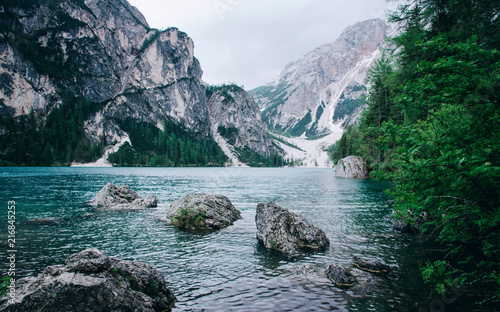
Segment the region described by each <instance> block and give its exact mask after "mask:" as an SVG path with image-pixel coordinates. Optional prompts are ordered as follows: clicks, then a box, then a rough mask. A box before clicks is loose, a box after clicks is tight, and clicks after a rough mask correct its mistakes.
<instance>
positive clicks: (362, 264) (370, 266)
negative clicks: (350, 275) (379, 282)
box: [352, 256, 391, 274]
mask: <svg viewBox="0 0 500 312" xmlns="http://www.w3.org/2000/svg"><path fill="white" fill-rule="evenodd" d="M352 261H353V263H354V266H355V267H357V268H358V269H360V270H363V271H366V272H370V273H375V274H387V273H389V272H390V271H391V268H390V267H389V266H388V265H387V264H385V263H383V262H381V261H379V260H374V261H367V260H365V259H361V258H360V257H358V256H354V257H353V258H352Z"/></svg>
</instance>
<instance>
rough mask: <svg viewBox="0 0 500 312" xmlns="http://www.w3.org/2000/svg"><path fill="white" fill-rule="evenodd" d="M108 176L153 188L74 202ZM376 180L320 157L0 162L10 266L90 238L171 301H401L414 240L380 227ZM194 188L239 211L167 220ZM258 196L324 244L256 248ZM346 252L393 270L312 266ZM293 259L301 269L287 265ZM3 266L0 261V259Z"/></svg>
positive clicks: (60, 253)
mask: <svg viewBox="0 0 500 312" xmlns="http://www.w3.org/2000/svg"><path fill="white" fill-rule="evenodd" d="M108 182H112V183H115V184H117V185H124V184H127V185H129V186H130V187H131V188H132V189H134V190H135V191H137V193H138V194H139V195H140V196H145V195H156V196H157V197H158V198H159V200H160V203H159V207H158V208H155V209H150V210H146V211H141V212H113V213H107V212H98V211H95V210H94V209H93V208H92V207H89V206H88V205H87V204H86V203H87V202H88V201H90V200H91V199H92V198H93V197H94V196H95V194H97V192H98V191H99V190H100V189H101V188H102V187H103V186H104V185H105V184H106V183H108ZM387 187H388V186H387V185H382V184H378V183H375V182H373V181H369V180H348V179H336V178H335V177H334V176H333V172H332V170H329V169H292V168H282V169H267V168H266V169H250V168H164V169H163V168H160V169H159V168H130V169H129V168H0V190H1V194H2V200H3V201H4V202H6V201H8V200H15V201H16V203H17V204H16V207H17V213H18V215H17V243H18V245H19V250H20V251H19V254H18V264H17V269H18V274H20V275H22V276H27V275H33V274H38V273H40V272H41V271H42V269H43V268H44V267H46V266H48V265H54V264H62V263H64V260H65V259H66V257H67V256H69V255H70V254H73V253H76V252H79V251H81V250H83V249H85V248H89V247H97V248H99V249H100V250H102V251H103V252H105V253H107V254H108V255H112V256H115V257H118V258H122V259H129V260H137V261H142V262H147V263H149V264H151V265H153V266H154V267H156V268H157V269H158V270H159V271H161V272H162V273H163V274H164V275H165V277H166V278H167V280H168V281H169V283H170V288H171V290H172V291H173V292H174V293H175V294H176V296H177V297H178V299H179V302H178V303H177V305H176V308H175V309H174V310H176V311H191V310H192V311H201V310H204V311H321V310H323V311H379V312H380V311H394V310H397V311H411V310H412V307H413V303H414V302H415V301H416V300H419V299H422V298H423V297H425V295H426V293H424V292H422V288H423V287H424V286H423V283H422V281H421V279H420V275H419V272H418V268H417V264H416V263H417V261H419V260H421V257H422V256H421V255H420V249H421V246H420V245H419V244H420V243H419V242H417V241H415V239H414V238H407V237H404V236H401V235H399V234H397V233H394V232H393V231H392V230H391V220H390V219H389V218H388V215H389V214H390V213H391V208H390V206H389V203H388V201H387V198H386V197H385V196H384V195H383V193H382V190H384V188H387ZM200 192H204V193H212V194H223V195H225V196H227V197H229V198H230V199H231V201H232V202H233V204H234V205H235V207H236V208H238V209H239V210H240V211H241V212H242V216H243V219H241V220H239V221H237V222H236V223H235V224H234V225H233V226H230V227H228V228H226V229H223V230H220V231H217V232H209V233H192V232H187V231H182V230H178V229H175V228H173V227H172V226H170V225H169V222H168V221H167V220H166V219H165V211H166V209H167V208H168V206H169V205H170V203H172V202H173V201H174V200H176V199H178V198H180V197H182V196H184V195H186V194H189V193H200ZM267 201H274V202H276V203H278V204H279V205H281V206H283V207H286V208H288V209H290V210H291V211H294V212H297V213H301V214H303V215H304V216H305V217H306V218H307V219H308V220H310V221H311V222H312V223H313V224H315V225H316V226H318V227H319V228H321V229H323V230H324V231H325V232H326V234H327V236H328V237H329V239H330V241H331V246H330V248H329V250H328V251H326V252H323V253H316V254H304V255H302V256H300V257H297V258H292V259H289V258H285V257H283V256H282V255H281V254H279V253H277V252H273V251H268V250H266V249H265V248H263V247H262V246H261V245H260V244H259V243H258V242H257V240H256V238H255V233H256V228H255V221H254V220H255V209H256V206H257V204H258V203H260V202H267ZM35 217H57V218H62V219H63V220H62V225H60V226H49V225H33V224H27V222H26V220H27V219H29V218H35ZM2 218H3V220H6V212H5V211H2ZM1 233H2V242H4V241H5V239H4V237H5V236H6V235H5V231H3V230H2V232H1ZM1 247H2V248H1V250H2V254H1V255H0V256H1V257H2V259H5V248H4V246H3V245H2V246H1ZM353 255H363V256H364V257H367V258H379V259H382V260H384V261H385V262H387V263H389V264H390V265H392V266H393V267H394V269H395V270H394V271H395V272H394V273H393V274H391V275H390V276H389V277H388V278H378V277H377V278H373V279H372V280H371V281H370V282H369V285H364V286H366V287H364V286H363V287H358V288H354V289H351V290H342V289H339V288H337V287H335V286H333V285H332V283H331V282H330V281H329V280H328V279H326V278H325V277H324V276H323V275H322V271H323V270H324V269H326V267H327V266H328V265H329V264H331V263H339V264H345V265H349V266H350V265H351V259H352V256H353ZM303 265H308V266H310V268H311V270H312V271H313V272H309V273H308V274H305V275H304V274H302V273H297V271H300V269H297V268H299V267H301V266H303ZM5 272H6V262H4V263H3V266H2V267H1V270H0V273H1V274H2V276H3V275H5ZM314 272H315V273H314Z"/></svg>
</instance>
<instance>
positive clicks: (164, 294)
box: [0, 183, 390, 312]
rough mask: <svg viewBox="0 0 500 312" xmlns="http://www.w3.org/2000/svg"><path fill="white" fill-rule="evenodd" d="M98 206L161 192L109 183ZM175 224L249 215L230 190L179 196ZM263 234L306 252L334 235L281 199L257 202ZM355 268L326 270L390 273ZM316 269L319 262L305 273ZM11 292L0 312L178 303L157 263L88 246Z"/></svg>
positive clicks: (336, 277)
mask: <svg viewBox="0 0 500 312" xmlns="http://www.w3.org/2000/svg"><path fill="white" fill-rule="evenodd" d="M91 205H92V206H94V207H100V208H106V209H111V210H130V209H141V208H145V207H156V205H157V199H156V197H154V196H147V197H144V198H140V197H139V196H138V195H137V193H136V192H134V191H133V190H131V189H130V188H129V187H128V186H122V187H117V186H115V185H113V184H111V183H108V184H107V185H106V186H105V187H104V188H103V189H102V190H101V191H100V192H99V193H98V194H97V196H96V197H95V198H94V200H93V201H92V202H91ZM167 217H168V218H170V220H171V223H172V225H174V226H176V227H179V228H184V229H189V230H218V229H222V228H224V227H227V226H229V225H232V224H233V223H234V222H235V221H236V220H238V219H241V212H240V211H238V210H237V209H236V208H235V207H234V206H233V204H232V203H231V201H230V200H229V199H228V198H227V197H225V196H222V195H209V194H190V195H187V196H185V197H183V198H181V199H178V200H176V201H175V202H174V203H172V204H171V205H170V208H169V210H168V212H167ZM255 222H256V226H257V235H256V236H257V239H258V240H259V241H260V242H261V243H262V244H263V245H264V246H265V247H266V248H267V249H272V250H277V251H280V252H282V253H283V254H284V255H286V256H295V255H298V254H300V252H301V251H304V250H311V249H312V250H323V249H325V248H327V247H328V246H329V244H330V241H329V240H328V238H327V236H326V234H325V232H324V231H322V230H321V229H318V228H317V227H315V226H314V225H312V224H311V223H309V222H308V221H307V220H306V219H305V218H304V217H303V216H302V215H300V214H297V213H293V212H290V211H289V210H288V209H286V208H283V207H281V206H279V205H277V204H276V203H274V202H269V203H260V204H258V205H257V213H256V216H255ZM353 265H354V266H355V267H356V268H354V269H350V268H347V267H345V266H342V265H336V264H332V265H330V266H329V267H328V268H327V269H326V270H325V271H324V274H325V275H326V277H327V278H329V279H330V280H331V281H332V282H333V283H334V284H335V285H337V286H339V287H351V286H353V285H355V284H356V283H358V277H359V276H360V273H359V272H361V270H362V271H366V272H369V273H372V274H387V273H389V271H390V268H389V266H388V265H386V264H384V263H382V262H380V261H366V260H364V259H361V258H359V257H354V258H353ZM301 272H303V274H310V273H311V272H314V270H313V268H312V267H311V266H304V267H302V268H301V269H300V270H299V271H297V273H301ZM8 299H9V298H8V297H4V298H3V299H2V300H1V301H0V311H13V312H16V311H38V310H42V309H43V311H63V310H64V311H144V312H146V311H171V308H172V306H173V304H174V303H175V301H176V298H175V296H174V295H173V294H172V293H171V292H170V290H169V289H168V288H167V282H166V281H165V279H164V277H163V276H162V275H160V274H159V273H158V271H156V270H155V269H154V268H153V267H151V266H149V265H147V264H144V263H140V262H131V261H122V260H119V259H115V258H111V257H108V256H107V255H105V254H103V253H102V252H100V251H99V250H97V249H87V250H85V251H82V252H80V253H78V254H75V255H72V256H70V257H68V259H67V260H66V264H65V265H64V266H63V265H56V266H49V267H47V268H46V269H45V271H44V272H43V273H42V274H40V275H39V276H38V277H28V278H24V279H21V280H19V281H18V284H17V287H16V296H15V300H14V301H11V300H8Z"/></svg>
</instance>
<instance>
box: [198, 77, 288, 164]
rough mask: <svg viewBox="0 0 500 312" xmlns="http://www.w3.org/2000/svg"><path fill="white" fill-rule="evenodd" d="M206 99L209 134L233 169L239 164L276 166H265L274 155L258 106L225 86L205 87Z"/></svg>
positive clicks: (242, 91)
mask: <svg viewBox="0 0 500 312" xmlns="http://www.w3.org/2000/svg"><path fill="white" fill-rule="evenodd" d="M207 97H208V111H209V115H210V124H211V125H212V126H211V127H212V128H211V134H212V136H213V137H214V138H215V141H216V142H217V143H218V144H219V146H221V147H222V149H223V150H224V151H225V153H226V155H229V156H230V159H231V160H232V162H233V164H234V165H241V164H240V162H244V163H250V164H258V163H259V162H260V163H261V165H279V163H272V164H269V163H265V162H266V160H265V158H268V159H272V158H275V157H276V156H278V155H276V154H277V151H275V148H274V147H273V142H272V140H271V138H270V137H269V136H268V134H267V127H266V125H265V124H264V123H263V122H262V117H261V114H260V110H259V106H258V105H257V104H256V103H255V101H254V100H253V98H252V96H251V95H250V94H248V93H247V92H246V91H245V90H243V89H242V88H240V87H238V86H235V85H228V86H221V87H208V88H207ZM270 153H272V154H273V155H271V154H270Z"/></svg>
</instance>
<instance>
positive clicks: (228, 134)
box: [217, 125, 240, 145]
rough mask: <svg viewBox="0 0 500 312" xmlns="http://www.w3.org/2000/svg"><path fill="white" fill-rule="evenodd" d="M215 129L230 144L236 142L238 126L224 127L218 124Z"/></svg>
mask: <svg viewBox="0 0 500 312" xmlns="http://www.w3.org/2000/svg"><path fill="white" fill-rule="evenodd" d="M217 131H218V132H219V133H220V135H221V136H222V137H223V138H225V139H226V140H227V141H228V142H229V144H231V145H234V144H235V143H236V139H237V138H238V133H239V132H240V131H239V130H238V128H235V127H229V128H226V127H224V126H223V125H219V127H217Z"/></svg>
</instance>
